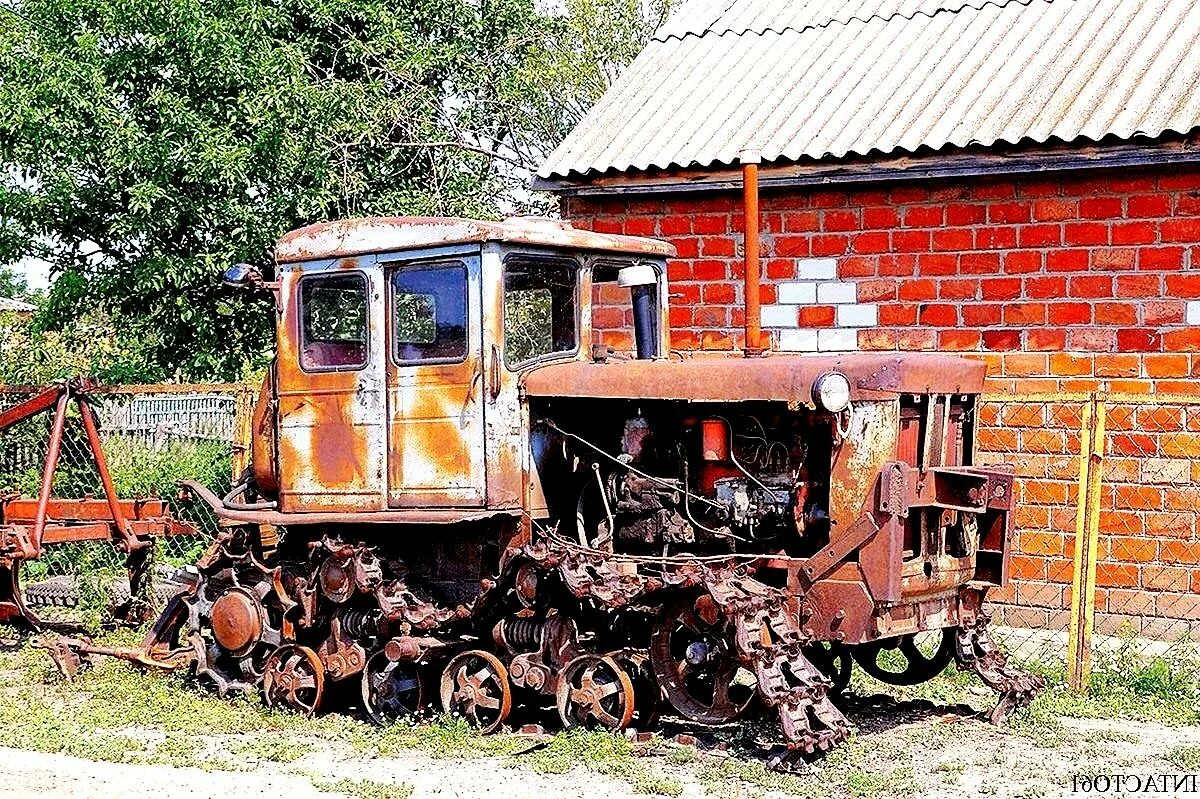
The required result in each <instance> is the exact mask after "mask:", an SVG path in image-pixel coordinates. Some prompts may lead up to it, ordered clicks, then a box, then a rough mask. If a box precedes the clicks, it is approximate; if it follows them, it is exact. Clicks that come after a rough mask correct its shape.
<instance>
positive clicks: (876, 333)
mask: <svg viewBox="0 0 1200 799" xmlns="http://www.w3.org/2000/svg"><path fill="white" fill-rule="evenodd" d="M858 348H859V349H860V350H894V349H896V331H895V330H888V329H886V328H882V327H871V328H866V329H864V330H860V331H858Z"/></svg>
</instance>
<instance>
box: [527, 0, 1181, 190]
mask: <svg viewBox="0 0 1200 799" xmlns="http://www.w3.org/2000/svg"><path fill="white" fill-rule="evenodd" d="M1198 126H1200V4H1195V3H1193V2H1192V0H841V2H838V1H837V0H799V2H785V1H784V0H690V2H687V3H685V4H684V5H683V6H682V7H681V8H680V9H679V10H678V11H677V12H676V13H675V14H674V15H673V16H672V18H671V19H670V20H669V21H668V22H667V24H666V25H664V26H663V28H662V29H661V30H660V31H659V32H658V33H657V34H656V35H655V37H654V39H653V40H652V41H651V42H650V43H649V44H648V45H647V46H646V48H645V49H644V50H643V51H642V53H641V54H640V55H639V56H638V57H637V58H636V59H635V60H634V62H633V63H632V64H631V65H630V66H629V67H628V69H626V71H625V72H624V74H622V76H621V77H620V78H619V79H618V80H617V81H616V82H615V83H614V85H613V86H612V88H611V89H610V90H609V91H608V92H607V93H606V94H605V95H604V96H603V97H602V98H601V99H600V101H599V102H598V103H597V104H596V106H595V107H594V108H593V109H592V110H591V112H590V113H589V114H588V115H587V116H586V117H585V119H584V120H583V121H582V122H581V123H580V124H579V125H578V126H577V127H576V128H575V130H573V131H572V132H571V134H570V135H568V137H567V138H566V140H565V141H564V142H563V143H562V145H561V146H560V147H559V148H558V149H557V150H555V151H554V153H552V154H551V156H550V157H549V159H548V160H547V161H546V163H545V164H544V165H543V167H542V169H541V171H540V174H541V175H542V176H543V177H554V176H560V177H561V176H567V175H570V174H572V173H577V174H581V173H589V172H605V171H609V170H616V171H626V170H631V169H634V170H645V169H650V168H670V167H691V166H699V167H704V166H709V165H714V164H722V165H728V164H733V163H735V162H736V161H737V160H738V157H739V154H740V153H741V152H742V151H744V150H753V151H757V152H758V153H759V154H760V155H761V157H762V159H763V160H764V161H768V162H769V161H775V160H788V161H796V160H800V159H802V158H815V159H831V158H832V159H839V158H844V157H847V156H853V155H862V156H865V155H872V154H889V155H895V154H897V153H912V152H916V151H918V150H920V149H923V148H932V149H934V150H937V149H940V148H943V147H946V146H955V147H966V146H969V145H973V144H981V145H984V146H991V145H994V144H996V143H998V142H1007V143H1009V144H1016V143H1018V142H1021V141H1033V142H1037V143H1045V142H1048V141H1052V140H1061V141H1075V140H1079V139H1083V140H1091V141H1099V140H1100V139H1103V138H1105V137H1107V136H1116V137H1119V138H1121V139H1129V138H1132V137H1134V136H1136V135H1146V136H1151V137H1155V136H1159V135H1161V134H1163V133H1164V132H1166V131H1174V132H1177V133H1188V132H1190V131H1191V130H1192V129H1194V128H1196V127H1198Z"/></svg>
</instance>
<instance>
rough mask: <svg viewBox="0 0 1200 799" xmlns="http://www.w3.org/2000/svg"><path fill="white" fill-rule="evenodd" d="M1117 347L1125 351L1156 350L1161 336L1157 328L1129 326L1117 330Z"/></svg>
mask: <svg viewBox="0 0 1200 799" xmlns="http://www.w3.org/2000/svg"><path fill="white" fill-rule="evenodd" d="M1117 349H1119V350H1123V351H1125V352H1158V351H1159V350H1160V349H1162V338H1161V336H1160V335H1159V333H1158V331H1157V330H1147V329H1146V328H1140V327H1131V328H1124V329H1122V330H1118V331H1117Z"/></svg>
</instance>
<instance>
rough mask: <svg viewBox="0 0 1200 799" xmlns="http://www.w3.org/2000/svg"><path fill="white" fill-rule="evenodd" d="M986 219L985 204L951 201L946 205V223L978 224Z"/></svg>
mask: <svg viewBox="0 0 1200 799" xmlns="http://www.w3.org/2000/svg"><path fill="white" fill-rule="evenodd" d="M986 220H987V206H986V205H976V204H972V203H952V204H951V205H948V206H946V224H947V225H978V224H981V223H982V222H984V221H986Z"/></svg>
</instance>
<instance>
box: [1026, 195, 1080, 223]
mask: <svg viewBox="0 0 1200 799" xmlns="http://www.w3.org/2000/svg"><path fill="white" fill-rule="evenodd" d="M1077 214H1078V206H1077V205H1076V203H1075V201H1074V200H1038V201H1037V202H1035V203H1034V204H1033V218H1034V219H1038V220H1044V221H1061V220H1063V219H1074V218H1075V217H1076V215H1077Z"/></svg>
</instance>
